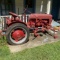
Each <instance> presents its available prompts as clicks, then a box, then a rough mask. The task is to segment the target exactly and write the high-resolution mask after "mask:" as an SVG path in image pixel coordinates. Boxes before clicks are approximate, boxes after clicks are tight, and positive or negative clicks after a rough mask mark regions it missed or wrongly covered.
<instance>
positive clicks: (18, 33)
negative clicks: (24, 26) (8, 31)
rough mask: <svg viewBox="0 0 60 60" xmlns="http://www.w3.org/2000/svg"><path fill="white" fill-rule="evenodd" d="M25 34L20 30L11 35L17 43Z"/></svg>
mask: <svg viewBox="0 0 60 60" xmlns="http://www.w3.org/2000/svg"><path fill="white" fill-rule="evenodd" d="M24 36H25V34H24V32H23V31H22V30H16V31H14V32H13V33H12V38H13V39H14V40H15V41H19V40H20V39H22V38H24Z"/></svg>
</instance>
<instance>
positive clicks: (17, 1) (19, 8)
mask: <svg viewBox="0 0 60 60" xmlns="http://www.w3.org/2000/svg"><path fill="white" fill-rule="evenodd" d="M23 5H24V2H23V0H21V1H20V0H15V8H16V13H17V14H21V13H22V12H23V7H24V6H23Z"/></svg>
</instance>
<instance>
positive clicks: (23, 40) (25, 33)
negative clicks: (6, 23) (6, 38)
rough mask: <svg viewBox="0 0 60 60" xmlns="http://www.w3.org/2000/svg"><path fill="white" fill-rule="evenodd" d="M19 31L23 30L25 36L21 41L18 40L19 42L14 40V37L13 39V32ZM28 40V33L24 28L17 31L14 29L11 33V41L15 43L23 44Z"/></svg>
mask: <svg viewBox="0 0 60 60" xmlns="http://www.w3.org/2000/svg"><path fill="white" fill-rule="evenodd" d="M17 29H19V30H23V32H24V35H25V36H24V37H23V38H22V39H20V40H18V41H17V40H14V39H13V37H12V33H13V31H14V30H17ZM26 39H27V31H26V29H24V28H22V27H18V28H15V29H13V30H12V31H11V33H10V40H11V41H12V42H13V43H16V44H21V43H23V42H25V40H26Z"/></svg>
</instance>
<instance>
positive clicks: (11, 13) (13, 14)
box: [9, 12, 19, 17]
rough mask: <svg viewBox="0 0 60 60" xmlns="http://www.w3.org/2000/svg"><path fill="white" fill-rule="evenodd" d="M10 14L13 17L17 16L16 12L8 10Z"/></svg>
mask: <svg viewBox="0 0 60 60" xmlns="http://www.w3.org/2000/svg"><path fill="white" fill-rule="evenodd" d="M9 14H10V15H12V16H14V17H19V16H18V15H17V14H15V13H13V12H9Z"/></svg>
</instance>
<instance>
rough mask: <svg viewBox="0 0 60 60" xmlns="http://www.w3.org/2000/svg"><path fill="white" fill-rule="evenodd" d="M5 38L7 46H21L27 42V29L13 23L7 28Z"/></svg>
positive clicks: (22, 25) (20, 24)
mask: <svg viewBox="0 0 60 60" xmlns="http://www.w3.org/2000/svg"><path fill="white" fill-rule="evenodd" d="M6 38H7V42H8V43H9V44H13V45H18V44H23V43H25V42H27V41H28V40H29V29H28V28H27V26H25V25H24V24H22V23H15V24H12V25H11V26H9V27H8V29H7V31H6Z"/></svg>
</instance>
